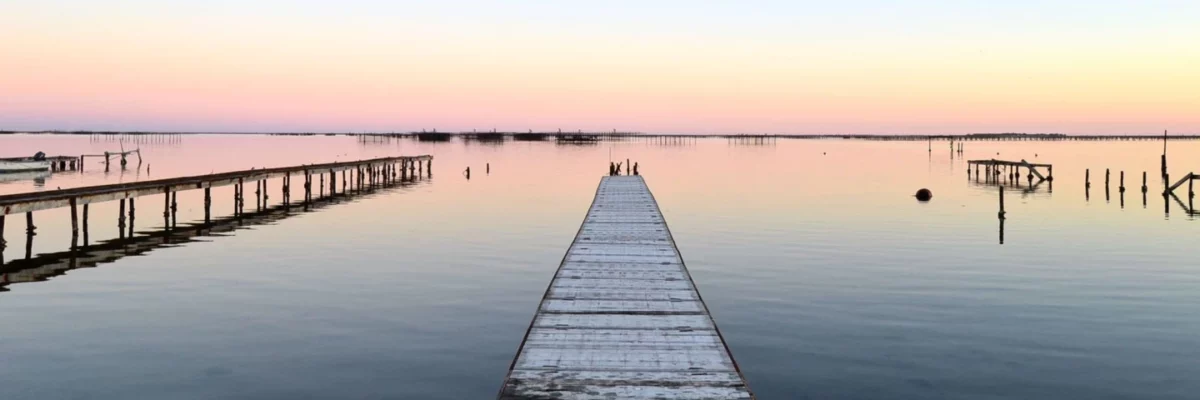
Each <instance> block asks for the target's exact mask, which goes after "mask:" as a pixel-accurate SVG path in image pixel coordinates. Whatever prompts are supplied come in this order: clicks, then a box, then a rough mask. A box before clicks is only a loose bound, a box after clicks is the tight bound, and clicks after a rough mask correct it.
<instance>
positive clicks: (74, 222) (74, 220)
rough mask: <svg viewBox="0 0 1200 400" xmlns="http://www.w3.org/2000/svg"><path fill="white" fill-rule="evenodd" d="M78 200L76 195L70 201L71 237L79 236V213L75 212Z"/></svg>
mask: <svg viewBox="0 0 1200 400" xmlns="http://www.w3.org/2000/svg"><path fill="white" fill-rule="evenodd" d="M76 202H77V200H75V198H74V197H72V198H71V200H70V201H69V203H70V204H71V237H77V236H79V214H77V213H76V212H75V204H76Z"/></svg>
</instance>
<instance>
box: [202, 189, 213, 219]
mask: <svg viewBox="0 0 1200 400" xmlns="http://www.w3.org/2000/svg"><path fill="white" fill-rule="evenodd" d="M209 222H212V188H211V187H205V188H204V223H206V224H207V223H209Z"/></svg>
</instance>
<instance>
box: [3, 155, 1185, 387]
mask: <svg viewBox="0 0 1200 400" xmlns="http://www.w3.org/2000/svg"><path fill="white" fill-rule="evenodd" d="M122 146H124V147H125V148H131V147H140V149H141V150H142V152H143V157H144V160H143V162H144V165H143V166H142V168H140V169H138V170H136V171H134V170H133V167H134V166H136V161H134V162H133V164H132V165H131V167H130V170H127V171H123V172H122V171H120V170H119V168H117V167H115V166H114V167H113V169H112V170H111V171H109V172H106V171H105V170H104V168H103V165H101V164H99V163H98V162H95V161H90V162H89V164H88V165H87V166H86V167H85V170H84V171H83V172H82V173H79V172H74V173H71V172H68V173H59V174H54V175H52V176H49V177H44V178H40V179H36V180H21V181H13V182H4V183H0V194H11V193H21V192H28V191H38V190H50V189H55V188H60V187H61V188H68V187H78V186H85V185H94V184H105V183H115V182H129V181H133V180H139V179H160V178H167V177H174V176H187V175H196V174H206V173H210V172H221V171H231V170H240V169H249V168H252V167H255V168H257V167H276V166H289V165H298V164H306V163H319V162H333V161H345V160H355V159H366V158H373V157H382V156H394V155H417V154H430V155H433V156H434V157H435V159H434V161H433V175H432V177H429V178H426V179H424V180H422V181H420V182H417V183H415V184H413V185H408V186H403V187H395V188H390V189H387V190H382V191H378V192H375V193H373V194H370V195H365V196H361V197H357V198H354V199H351V200H348V201H342V202H338V203H335V204H328V205H324V206H322V207H319V208H316V209H314V210H313V211H310V212H298V211H292V212H290V213H286V214H284V213H279V214H277V215H276V214H273V215H272V216H269V217H264V218H259V219H256V220H253V221H245V222H243V223H242V224H231V225H230V226H229V227H228V229H225V232H223V233H220V234H216V235H212V236H200V237H195V238H191V239H190V240H188V241H179V240H177V241H173V242H172V243H167V244H155V245H148V246H138V247H137V248H136V249H133V248H130V249H128V250H126V251H119V250H118V251H113V252H112V253H113V254H115V256H113V257H110V258H109V259H107V260H106V261H105V262H103V263H100V264H96V265H94V267H93V268H80V269H73V270H67V271H62V272H64V273H56V274H48V275H46V276H41V277H40V278H45V279H44V280H43V281H38V282H28V283H11V282H13V281H14V280H17V279H16V278H17V277H19V274H20V271H14V270H13V268H17V267H19V266H20V265H27V264H21V263H23V262H24V263H29V262H31V261H25V257H26V251H25V250H26V248H25V247H26V246H25V245H26V242H25V237H24V235H23V232H22V230H23V228H24V226H23V225H24V224H23V221H20V219H18V218H10V221H9V222H8V226H7V228H6V231H5V232H4V234H5V236H4V237H5V238H6V239H8V246H7V248H6V249H5V250H4V251H3V262H4V263H5V264H4V265H3V266H0V271H4V278H3V279H4V280H3V282H9V283H3V284H0V285H2V286H3V291H0V398H2V399H118V398H147V399H149V398H153V399H213V398H234V399H291V398H328V399H332V398H379V399H384V398H391V399H488V398H494V397H495V395H496V393H497V391H498V389H499V387H500V384H501V382H502V380H503V378H504V375H505V373H506V372H507V368H508V366H509V363H510V362H511V360H512V358H513V356H514V354H515V352H516V350H517V346H518V345H519V344H520V342H521V339H522V336H523V335H524V332H525V328H526V327H527V326H528V324H529V321H530V319H531V318H532V317H533V314H534V311H535V309H536V307H537V305H538V302H539V300H540V298H541V295H542V293H543V291H544V290H545V289H546V285H547V284H548V283H549V281H550V279H551V277H552V275H553V273H554V271H555V269H556V268H557V266H558V262H559V260H560V259H561V257H562V255H563V253H564V252H565V251H566V249H567V246H568V245H569V244H570V243H571V240H572V238H573V236H574V234H575V231H576V230H577V229H578V227H579V224H580V222H581V220H582V218H583V216H584V214H585V212H586V210H587V208H588V205H589V203H590V201H591V199H592V196H593V194H594V191H595V188H596V185H597V184H598V182H599V178H600V176H601V175H603V174H605V173H606V172H607V168H608V163H609V161H610V160H621V161H624V160H625V159H630V160H634V161H636V162H638V164H639V169H640V172H641V173H642V175H644V176H645V178H646V181H647V183H648V184H649V186H650V188H651V190H652V191H653V192H654V195H655V197H656V198H657V199H658V202H659V205H660V206H661V208H662V210H663V212H664V214H665V216H666V218H667V221H668V223H669V224H670V226H671V231H672V233H673V234H674V236H675V240H676V242H677V244H678V246H679V248H680V251H681V252H682V254H683V256H684V258H685V259H686V260H687V263H688V268H689V269H690V271H691V274H692V275H693V278H694V279H695V281H696V285H697V286H698V288H699V290H700V292H701V293H702V294H703V296H704V298H705V300H706V301H707V303H708V306H709V308H710V309H711V311H712V313H713V316H714V318H715V319H716V322H717V324H718V325H719V326H720V328H721V330H722V332H723V333H724V335H725V339H726V340H727V341H728V344H729V346H730V348H731V350H732V352H733V355H734V357H735V358H736V359H737V361H738V363H739V364H740V365H741V368H742V369H743V371H744V373H745V376H746V378H747V380H748V381H749V384H750V386H751V388H752V389H753V390H754V391H755V392H756V394H757V395H758V397H759V398H760V399H810V398H811V399H825V398H849V399H891V398H930V399H999V398H1021V399H1060V398H1093V399H1190V398H1196V396H1197V393H1200V378H1197V377H1200V362H1197V360H1200V258H1198V255H1197V253H1196V249H1198V248H1200V220H1198V219H1197V218H1196V217H1194V216H1190V215H1189V214H1188V213H1187V211H1186V209H1185V208H1184V206H1181V205H1180V204H1178V203H1177V202H1176V201H1175V200H1173V199H1167V200H1164V198H1163V197H1161V196H1159V195H1157V194H1156V193H1159V192H1161V190H1162V187H1161V184H1160V183H1159V182H1158V180H1157V178H1155V176H1156V175H1157V172H1156V171H1158V168H1159V165H1158V162H1159V158H1158V157H1159V154H1160V153H1161V142H1153V141H1147V142H968V143H966V144H965V154H963V155H962V156H955V157H952V156H951V154H950V152H949V145H948V144H947V143H945V142H942V143H936V142H935V143H934V144H933V151H932V152H930V151H928V148H927V144H926V143H924V142H868V141H841V140H783V139H781V140H778V141H776V142H772V143H767V144H765V145H744V144H739V143H731V142H729V141H726V140H725V139H679V140H673V141H669V142H666V143H663V142H661V141H645V140H631V141H622V142H602V143H599V144H594V145H582V146H580V145H557V144H555V143H554V142H553V141H550V142H512V141H510V142H506V143H504V144H487V143H480V142H464V141H462V140H459V139H455V140H454V141H451V142H449V143H430V142H419V141H416V140H407V139H404V140H366V141H364V140H360V139H359V138H356V137H352V136H265V135H182V136H173V137H168V138H163V139H159V140H152V141H151V140H145V138H143V139H142V140H140V141H139V140H137V138H130V137H127V138H126V141H125V142H123V143H122V142H118V141H116V140H114V139H113V138H112V137H89V136H66V135H63V136H32V135H4V136H0V153H2V154H0V156H5V157H12V156H24V155H31V154H33V153H34V152H36V151H45V152H46V153H48V154H53V155H60V154H61V155H77V154H84V153H88V154H94V153H98V152H103V151H116V150H119V149H120V148H121V147H122ZM1170 146H1171V148H1170V149H1169V154H1170V157H1171V158H1170V160H1171V164H1170V168H1171V171H1172V176H1182V175H1183V174H1185V173H1187V172H1190V171H1200V161H1198V160H1200V142H1198V141H1191V142H1182V141H1181V142H1172V143H1171V144H1170ZM981 158H1000V159H1013V160H1017V159H1027V160H1030V161H1035V160H1036V161H1037V162H1044V163H1052V164H1054V166H1055V168H1054V176H1055V181H1054V182H1053V187H1051V185H1049V184H1048V183H1043V184H1042V185H1039V186H1037V187H1035V188H1032V189H1029V188H1026V187H1024V186H1026V185H1022V187H1021V188H1011V189H1010V190H1009V192H1008V193H1007V196H1006V200H1007V204H1006V208H1007V211H1008V219H1007V220H1006V221H1005V222H1004V225H1003V227H1002V226H1001V225H1000V223H999V221H998V219H997V217H996V212H997V208H998V205H997V188H995V187H994V186H991V185H982V184H977V183H973V182H971V181H969V180H968V179H967V170H966V168H967V167H966V160H967V159H981ZM489 164H490V173H488V172H486V171H487V165H489ZM468 166H470V167H471V169H472V176H471V179H469V180H468V179H466V177H465V176H464V175H463V174H462V171H463V169H464V168H466V167H468ZM147 167H149V168H147ZM1106 168H1108V169H1111V171H1112V184H1111V190H1110V192H1109V196H1108V198H1107V199H1106V196H1105V189H1104V184H1103V179H1104V170H1105V169H1106ZM147 169H148V170H149V171H147ZM1085 169H1090V170H1091V179H1092V188H1091V190H1090V193H1088V192H1086V191H1085V188H1084V171H1085ZM1120 171H1125V172H1126V177H1125V179H1126V186H1127V187H1128V189H1127V192H1126V194H1125V197H1124V199H1123V200H1124V201H1123V203H1122V199H1121V197H1120V195H1119V192H1118V176H1119V172H1120ZM1142 171H1149V175H1150V176H1151V178H1150V193H1151V194H1150V196H1149V197H1148V198H1147V199H1146V201H1145V203H1143V199H1142V195H1141V191H1140V186H1141V172H1142ZM270 187H271V188H273V189H276V188H279V187H281V185H280V184H279V183H278V182H272V183H271V185H270ZM919 188H929V189H931V190H932V191H933V193H934V198H933V201H931V202H928V203H919V202H917V201H915V200H914V199H913V197H912V194H913V193H914V192H915V191H916V190H917V189H919ZM276 190H277V189H276ZM213 196H214V206H213V207H214V209H213V211H214V214H216V215H221V216H225V215H229V214H231V210H232V189H231V188H228V187H225V188H220V189H216V190H214V192H213ZM201 197H202V194H201V192H198V191H192V192H182V193H180V194H179V212H180V215H179V221H180V223H181V224H183V222H184V221H185V220H187V221H196V220H199V219H202V217H203V208H202V200H201ZM281 198H282V197H281V196H278V195H276V196H273V197H272V200H271V201H272V203H275V202H277V201H278V199H281ZM1181 198H1182V203H1184V204H1186V203H1187V200H1188V199H1187V197H1186V191H1184V192H1183V193H1182V195H1181ZM248 201H250V202H251V203H252V199H248ZM251 205H252V204H251ZM248 207H249V206H248ZM116 208H117V205H116V203H115V202H109V203H102V204H97V205H93V206H92V207H91V211H90V212H91V217H90V218H91V219H90V221H91V224H90V238H91V241H92V242H93V243H95V242H101V241H104V240H107V239H112V238H116V237H117V226H116V224H117V223H116V217H117V215H116V214H117V210H116ZM138 212H139V219H138V226H137V229H138V231H139V232H153V231H157V230H159V229H160V228H161V225H162V221H161V218H156V216H160V215H161V212H162V201H161V198H159V199H155V198H154V197H150V198H147V199H146V200H144V201H143V200H139V202H138ZM142 215H144V216H145V217H144V218H142V217H141V216H142ZM36 218H37V223H38V226H39V229H38V232H39V234H38V236H36V237H35V238H34V241H33V243H32V247H31V248H30V254H29V256H30V260H32V261H37V260H39V258H41V259H45V258H46V257H49V256H51V255H53V254H54V253H61V252H64V251H66V250H67V248H68V245H69V243H70V233H69V229H70V226H69V216H68V213H67V211H66V210H52V211H45V212H39V213H37V214H36ZM14 220H16V221H14ZM18 222H20V223H18ZM1001 235H1003V244H1001Z"/></svg>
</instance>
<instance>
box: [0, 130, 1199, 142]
mask: <svg viewBox="0 0 1200 400" xmlns="http://www.w3.org/2000/svg"><path fill="white" fill-rule="evenodd" d="M13 134H25V135H106V136H107V135H130V136H142V135H146V136H149V135H270V136H372V137H394V138H422V139H425V138H433V137H441V138H450V137H463V138H468V139H483V140H488V139H491V140H506V139H516V140H521V139H523V138H557V139H563V140H587V139H592V140H599V139H606V138H696V139H810V140H811V139H841V140H882V141H889V140H899V141H915V140H955V141H975V140H1014V141H1025V140H1030V141H1032V140H1040V141H1063V140H1065V141H1070V140H1161V139H1163V137H1164V136H1161V135H1143V134H1121V135H1071V134H1062V133H966V134H932V135H914V134H686V133H683V134H671V133H643V132H617V131H612V132H607V131H606V132H582V131H576V132H533V131H527V132H497V131H493V132H438V131H432V132H149V131H53V130H50V131H7V130H0V135H13ZM1166 138H1167V139H1168V140H1200V134H1185V135H1177V134H1172V135H1167V136H1166Z"/></svg>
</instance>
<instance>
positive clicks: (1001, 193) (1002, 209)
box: [999, 186, 1005, 219]
mask: <svg viewBox="0 0 1200 400" xmlns="http://www.w3.org/2000/svg"><path fill="white" fill-rule="evenodd" d="M1004 214H1005V212H1004V186H1001V187H1000V214H999V217H1000V219H1005V218H1004Z"/></svg>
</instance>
